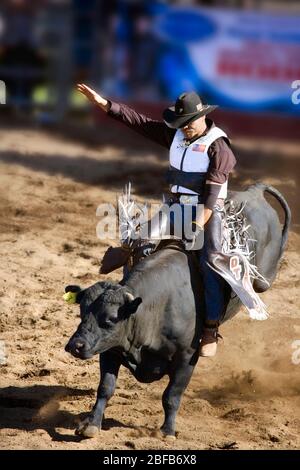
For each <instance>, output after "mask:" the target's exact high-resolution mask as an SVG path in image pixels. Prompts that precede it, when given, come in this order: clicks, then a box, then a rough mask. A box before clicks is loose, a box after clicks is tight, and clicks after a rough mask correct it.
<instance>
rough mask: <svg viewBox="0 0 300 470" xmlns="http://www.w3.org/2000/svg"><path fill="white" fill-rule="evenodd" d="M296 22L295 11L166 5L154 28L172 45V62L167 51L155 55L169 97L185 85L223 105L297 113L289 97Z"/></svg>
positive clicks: (297, 67)
mask: <svg viewBox="0 0 300 470" xmlns="http://www.w3.org/2000/svg"><path fill="white" fill-rule="evenodd" d="M299 25H300V16H295V15H294V16H292V15H286V14H279V13H276V14H271V13H264V12H261V11H241V10H224V9H218V8H216V9H204V8H199V7H198V8H197V7H193V8H184V7H183V8H168V9H166V12H165V13H163V14H162V15H160V16H159V17H158V18H157V19H156V20H155V21H154V31H155V32H156V34H157V35H158V36H159V37H160V38H161V39H162V40H164V41H165V42H166V43H168V44H169V45H170V47H171V48H172V49H173V62H172V59H171V54H172V52H169V58H168V53H167V52H166V54H165V56H164V57H162V59H161V75H162V80H163V81H164V82H165V84H166V89H169V90H170V91H171V93H169V97H170V98H175V97H176V96H177V95H178V94H179V93H181V92H182V90H184V89H186V88H190V89H196V90H198V91H199V92H200V93H202V94H204V95H206V96H207V97H208V98H209V100H210V102H212V103H217V104H219V105H221V106H224V107H226V108H234V109H239V110H245V111H248V110H250V111H266V110H271V111H278V112H282V111H283V112H289V113H297V114H299V113H300V107H299V106H298V107H297V106H295V105H294V104H293V103H292V100H291V92H292V89H291V83H292V82H293V80H295V77H300V29H299ZM182 50H183V51H184V52H183V51H182ZM182 53H184V55H185V60H184V62H182V61H181V60H180V55H181V54H182ZM168 60H169V61H171V63H172V69H171V73H170V67H169V66H168ZM185 64H188V68H186V66H185Z"/></svg>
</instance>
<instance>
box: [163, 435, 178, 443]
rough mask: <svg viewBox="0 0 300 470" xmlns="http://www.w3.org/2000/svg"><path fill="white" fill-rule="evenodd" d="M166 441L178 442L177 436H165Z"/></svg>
mask: <svg viewBox="0 0 300 470" xmlns="http://www.w3.org/2000/svg"><path fill="white" fill-rule="evenodd" d="M164 439H165V440H166V441H170V442H173V441H176V436H173V435H172V434H165V436H164Z"/></svg>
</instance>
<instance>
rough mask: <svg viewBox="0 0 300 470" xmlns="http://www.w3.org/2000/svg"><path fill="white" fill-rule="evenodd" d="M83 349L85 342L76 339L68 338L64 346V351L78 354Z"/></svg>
mask: <svg viewBox="0 0 300 470" xmlns="http://www.w3.org/2000/svg"><path fill="white" fill-rule="evenodd" d="M84 349H85V343H84V342H82V341H80V340H78V339H76V340H74V339H73V340H70V341H69V342H68V344H67V345H66V347H65V351H66V352H68V353H74V352H75V353H76V354H80V352H82V351H83V350H84Z"/></svg>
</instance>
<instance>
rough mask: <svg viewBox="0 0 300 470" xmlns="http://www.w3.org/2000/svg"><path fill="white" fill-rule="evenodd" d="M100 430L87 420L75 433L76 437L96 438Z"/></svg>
mask: <svg viewBox="0 0 300 470" xmlns="http://www.w3.org/2000/svg"><path fill="white" fill-rule="evenodd" d="M99 431H100V429H99V428H98V427H97V426H95V425H94V424H90V423H89V422H88V421H87V420H85V421H83V422H82V423H80V424H79V426H78V428H77V429H76V431H75V434H76V436H82V437H87V438H91V437H96V436H97V434H98V433H99Z"/></svg>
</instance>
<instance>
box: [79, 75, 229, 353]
mask: <svg viewBox="0 0 300 470" xmlns="http://www.w3.org/2000/svg"><path fill="white" fill-rule="evenodd" d="M77 89H78V91H80V92H81V93H83V94H84V95H85V96H86V97H87V98H88V99H89V100H90V101H91V102H92V103H94V104H96V105H97V106H98V107H100V108H101V109H102V110H103V111H105V112H106V113H107V114H108V115H109V116H111V117H112V118H114V119H115V120H117V121H119V122H122V123H124V124H125V125H126V126H128V127H129V128H131V129H133V130H135V131H137V132H138V133H140V134H142V135H143V136H145V137H148V138H149V139H151V140H152V141H155V142H157V143H158V144H161V145H163V146H164V147H166V148H168V149H169V160H170V168H169V172H168V182H169V184H170V190H171V197H172V200H173V202H175V201H180V198H181V197H182V196H183V195H185V196H187V195H189V196H193V197H197V199H198V203H199V204H203V205H204V209H203V212H202V214H201V219H200V218H199V217H197V218H196V220H193V224H194V226H195V227H196V230H195V232H196V235H197V233H199V232H200V231H202V230H203V229H204V244H203V248H202V250H201V251H199V253H200V254H199V256H200V260H199V261H200V267H201V271H202V277H203V284H204V296H205V307H206V308H205V310H206V318H205V325H204V329H203V335H202V339H201V344H200V355H201V356H205V357H212V356H214V355H215V354H216V351H217V342H218V326H219V323H220V320H221V318H222V315H223V313H224V308H225V307H224V306H225V299H224V283H225V281H224V279H223V278H222V277H221V276H219V274H217V273H216V272H215V271H214V270H212V269H211V268H210V266H209V265H208V263H209V262H211V256H212V253H216V252H220V251H221V234H222V213H223V208H224V200H225V198H226V196H227V184H228V177H229V174H230V172H231V171H232V169H233V168H234V166H235V163H236V159H235V157H234V154H233V152H232V150H231V148H230V142H229V139H228V137H227V135H226V133H225V132H224V131H223V130H222V129H220V128H219V127H217V126H215V124H214V122H213V121H212V120H211V119H209V118H207V115H208V114H209V113H210V112H211V111H213V110H214V109H215V108H216V107H217V106H213V105H209V104H203V102H202V100H201V98H200V96H199V95H198V94H197V93H195V92H189V93H183V94H181V95H180V96H179V97H178V98H177V100H176V103H175V106H173V107H170V108H167V109H165V110H164V112H163V121H156V120H153V119H151V118H149V117H147V116H145V115H143V114H140V113H138V112H136V111H134V110H133V109H131V108H130V107H129V106H127V105H124V104H120V103H116V102H114V101H111V100H107V99H105V98H103V97H102V96H100V95H99V94H98V93H96V92H95V91H94V90H92V89H91V88H89V87H87V86H86V85H84V84H78V85H77ZM200 220H202V223H201V222H200Z"/></svg>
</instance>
